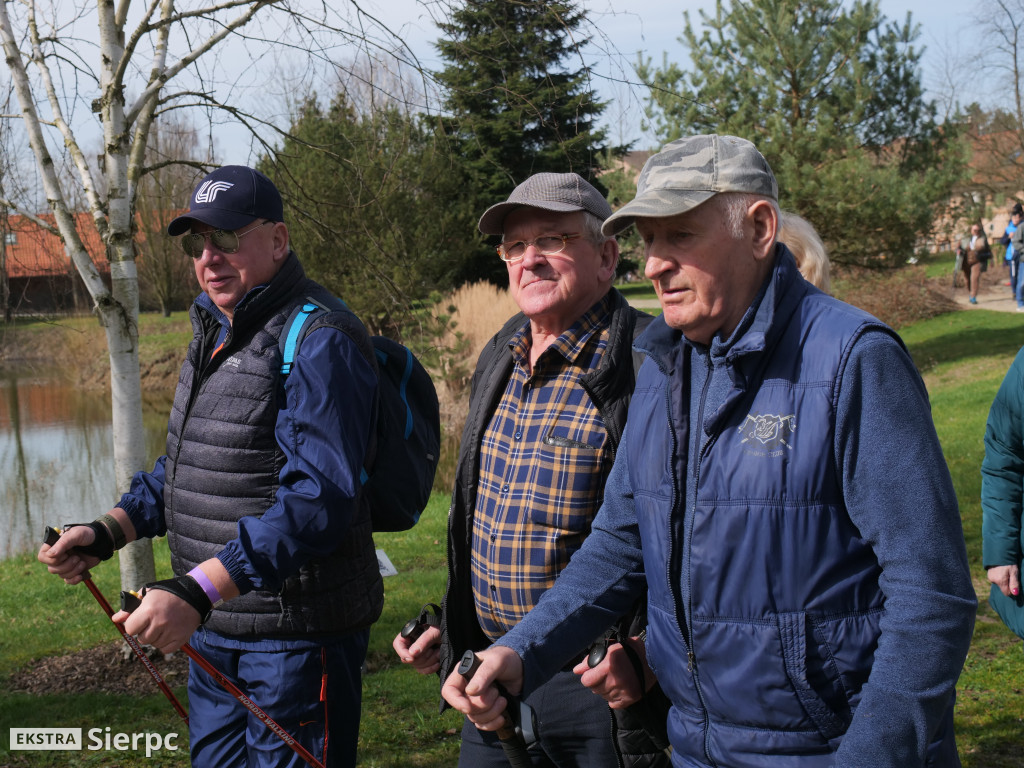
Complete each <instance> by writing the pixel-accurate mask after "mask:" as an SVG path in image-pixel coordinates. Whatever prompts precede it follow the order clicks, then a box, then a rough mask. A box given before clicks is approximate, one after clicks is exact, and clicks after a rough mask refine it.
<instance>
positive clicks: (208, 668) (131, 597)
mask: <svg viewBox="0 0 1024 768" xmlns="http://www.w3.org/2000/svg"><path fill="white" fill-rule="evenodd" d="M140 603H141V598H140V597H139V595H138V594H136V593H135V592H127V591H124V592H121V610H122V611H127V612H128V613H131V612H132V611H134V610H135V609H136V608H138V607H139V604H140ZM121 631H122V632H123V631H124V630H123V629H122V630H121ZM181 650H182V652H183V653H184V654H185V655H186V656H188V657H189V658H190V659H192V661H194V662H195V663H196V664H198V665H199V666H200V667H202V668H203V671H205V672H206V674H208V675H209V676H210V677H212V678H213V679H214V680H216V681H217V682H218V683H220V685H221V687H222V688H224V690H225V691H227V692H228V693H230V694H231V695H232V696H234V697H235V698H236V699H238V701H239V702H241V704H242V706H243V707H245V708H246V709H247V710H249V711H250V712H251V713H252V714H254V715H255V716H256V718H257V719H258V720H259V721H260V722H261V723H263V724H264V725H265V726H267V728H269V729H270V730H271V731H273V732H274V735H275V736H277V737H278V738H279V739H281V741H283V742H284V743H285V744H287V745H288V746H289V747H291V748H292V751H293V752H295V754H297V755H298V756H299V757H301V758H302V759H303V760H305V761H306V762H307V763H309V764H310V765H311V766H313V768H324V764H323V763H321V762H320V761H319V760H317V759H316V758H315V757H313V755H312V754H310V752H309V750H307V749H306V748H305V747H303V746H302V745H301V744H299V742H297V741H296V740H295V738H294V737H293V736H292V735H291V734H290V733H288V731H286V730H285V729H284V728H282V727H281V726H280V725H278V724H277V722H276V721H275V720H274V718H272V717H271V716H270V715H268V714H267V713H266V712H264V711H263V710H262V709H261V708H260V706H259V705H258V704H256V702H254V701H253V700H252V699H250V698H249V697H248V696H246V695H245V694H244V693H242V691H241V689H240V688H239V687H238V686H237V685H235V684H234V683H233V682H231V681H230V680H228V679H227V678H226V677H224V675H222V674H221V673H220V672H218V671H217V668H216V667H214V666H213V665H212V664H211V663H210V662H208V661H207V660H206V659H204V658H203V657H202V656H201V655H200V654H199V652H198V651H197V650H196V649H195V648H193V647H192V646H191V645H189V644H188V643H185V644H184V645H183V646H181Z"/></svg>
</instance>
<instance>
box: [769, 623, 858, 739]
mask: <svg viewBox="0 0 1024 768" xmlns="http://www.w3.org/2000/svg"><path fill="white" fill-rule="evenodd" d="M776 619H777V622H778V628H779V637H780V639H781V641H782V656H783V662H784V664H785V669H786V675H787V677H788V678H789V682H790V684H791V685H792V686H793V690H794V691H795V692H796V696H797V699H798V700H799V701H800V705H801V706H802V707H803V708H804V711H805V712H806V713H807V716H808V718H810V720H811V722H813V723H814V726H815V728H817V729H818V731H819V732H820V733H821V735H822V736H823V737H824V738H826V739H829V740H831V739H834V738H836V737H838V736H841V735H842V734H843V733H845V732H846V729H847V727H848V725H849V723H848V722H847V721H846V720H844V719H843V718H842V717H840V716H839V715H838V714H836V712H835V710H834V709H833V708H832V706H830V705H829V703H828V702H826V701H825V700H824V699H823V698H822V696H821V694H820V693H819V692H818V689H817V688H816V687H815V685H814V684H813V683H814V682H818V684H819V685H820V684H822V683H823V682H824V681H825V679H828V678H831V679H832V680H837V681H838V679H839V671H838V669H835V662H834V661H833V660H832V659H831V657H830V656H829V657H828V658H823V659H820V660H818V663H816V664H815V666H816V667H817V669H815V670H813V671H814V672H817V673H818V674H817V675H816V676H814V675H812V669H811V667H810V663H809V662H810V659H811V655H810V653H809V649H808V645H807V638H808V626H807V624H808V618H807V614H805V613H803V612H802V611H797V612H793V613H780V614H778V615H777V617H776ZM827 668H831V669H827ZM815 677H817V678H818V680H817V681H815Z"/></svg>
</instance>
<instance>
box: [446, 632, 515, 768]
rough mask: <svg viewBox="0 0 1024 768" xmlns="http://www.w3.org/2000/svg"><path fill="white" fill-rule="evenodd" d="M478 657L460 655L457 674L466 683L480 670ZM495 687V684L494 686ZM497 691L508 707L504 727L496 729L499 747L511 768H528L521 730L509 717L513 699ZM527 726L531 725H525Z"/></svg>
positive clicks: (503, 691)
mask: <svg viewBox="0 0 1024 768" xmlns="http://www.w3.org/2000/svg"><path fill="white" fill-rule="evenodd" d="M480 664H481V661H480V657H479V656H477V655H476V654H475V653H474V652H473V651H466V652H465V653H464V654H462V661H461V662H460V663H459V667H458V670H457V671H458V673H459V674H460V675H462V676H463V677H464V678H466V681H467V682H468V681H469V680H472V679H473V675H475V674H476V671H477V669H479V668H480ZM496 685H497V684H496ZM498 691H499V692H500V693H501V695H502V696H503V697H504V698H505V700H506V701H507V702H509V705H508V706H507V707H506V709H505V720H506V723H507V724H506V725H503V726H502V727H501V728H499V729H498V731H497V734H498V738H499V739H500V740H501V747H502V749H504V750H505V757H507V758H508V762H509V765H511V766H512V768H530V766H532V765H533V761H531V760H530V753H529V752H528V751H527V749H526V739H524V738H523V730H522V728H521V727H517V726H515V725H514V724H513V722H512V721H513V718H512V715H511V712H512V709H513V697H512V696H510V695H509V694H508V692H507V691H505V690H504V689H503V688H502V687H501V686H500V685H498ZM523 710H524V716H525V717H530V712H529V708H528V707H526V706H525V705H523ZM525 725H527V726H532V724H530V723H527V724H525Z"/></svg>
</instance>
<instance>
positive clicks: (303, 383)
mask: <svg viewBox="0 0 1024 768" xmlns="http://www.w3.org/2000/svg"><path fill="white" fill-rule="evenodd" d="M282 219H283V206H282V202H281V196H280V194H279V193H278V191H277V189H276V188H275V187H274V185H273V183H272V182H271V181H270V179H268V178H267V177H266V176H264V175H263V174H261V173H259V172H258V171H255V170H253V169H251V168H247V167H244V166H225V167H222V168H219V169H217V170H215V171H213V172H212V173H210V174H209V175H208V176H207V177H206V178H205V179H203V181H202V182H201V183H200V184H199V186H198V187H196V190H195V192H194V194H193V196H192V201H191V206H190V208H189V211H188V212H187V213H185V214H183V215H182V216H179V217H178V218H176V219H174V220H173V221H172V222H171V224H170V226H169V227H168V233H169V234H171V235H181V234H184V237H182V239H181V245H182V248H183V249H184V251H185V253H186V254H188V255H189V256H190V257H192V259H193V260H194V262H195V270H196V277H197V279H198V280H199V285H200V287H201V288H202V290H203V293H202V294H200V296H199V297H198V298H197V299H196V301H195V303H194V304H193V306H192V309H191V318H192V327H193V329H194V333H195V335H194V337H193V339H192V343H191V345H190V346H189V349H188V354H187V357H186V360H185V363H184V366H183V368H182V372H181V376H180V378H179V383H178V388H177V392H176V393H175V399H174V406H173V409H172V412H171V417H170V421H169V425H168V436H167V455H165V456H162V457H160V459H158V460H157V462H156V466H155V467H154V468H153V471H152V472H140V473H138V474H137V475H136V476H135V478H134V480H133V481H132V485H131V489H130V490H129V492H128V493H126V494H125V495H124V496H122V498H121V500H120V502H119V503H118V505H117V507H116V508H114V509H113V510H111V512H110V513H109V514H106V515H103V516H102V517H101V518H99V519H98V520H97V521H95V522H93V523H90V524H85V525H74V526H71V527H69V528H67V529H66V532H65V534H64V535H63V536H62V537H61V539H60V541H59V542H58V543H57V544H55V545H54V546H53V547H46V546H44V547H43V549H42V550H41V551H40V553H39V559H40V560H42V561H43V562H44V563H46V564H47V565H49V566H50V570H51V571H52V572H53V573H56V574H58V575H60V576H62V577H63V578H64V579H65V580H66V581H68V583H75V582H77V581H80V580H81V578H82V573H83V572H84V571H85V570H86V569H87V568H91V567H93V566H95V565H96V564H97V563H98V562H99V560H101V559H106V558H109V557H110V556H111V555H112V554H113V551H114V550H115V549H117V548H119V547H121V546H124V544H125V543H126V542H128V541H132V540H133V539H136V538H138V537H143V536H147V537H152V536H162V535H164V534H166V535H167V540H168V544H169V546H170V550H171V564H172V566H173V569H174V573H175V574H176V576H175V577H174V578H172V579H167V580H165V581H160V582H156V583H154V584H149V585H147V588H146V590H145V592H144V595H143V599H142V604H141V607H139V608H138V609H137V610H135V611H134V612H133V613H132V614H131V615H130V616H129V615H128V614H126V613H120V614H118V615H116V616H115V617H114V620H115V621H121V622H124V627H125V630H126V631H127V632H129V633H131V634H137V635H138V637H139V639H140V640H141V641H142V642H143V643H149V644H152V645H154V646H156V647H157V648H159V649H160V650H162V651H164V652H170V651H174V650H176V649H178V648H180V647H181V645H182V644H183V643H185V642H189V643H190V644H191V645H192V647H193V648H195V650H197V651H198V652H199V653H201V654H202V655H203V656H205V657H206V659H207V660H209V661H210V662H211V663H212V664H213V666H214V667H215V668H216V669H217V670H218V671H220V672H222V673H223V674H225V675H226V676H227V677H228V678H229V679H230V680H232V681H233V682H234V683H236V684H237V685H238V686H239V687H240V688H242V689H243V690H244V691H245V693H246V694H247V695H248V696H249V697H250V698H251V699H252V700H253V701H254V702H255V703H256V704H257V705H258V706H259V707H261V708H262V709H263V710H264V711H265V712H266V713H267V714H269V715H270V717H272V718H273V719H274V720H275V721H276V722H277V723H278V724H279V725H281V726H282V727H283V728H284V730H286V731H287V732H288V733H289V734H290V735H291V736H293V737H294V738H295V739H296V740H297V741H298V742H299V743H301V744H302V746H303V747H305V748H306V749H307V750H308V751H309V752H310V753H312V754H313V756H314V757H316V758H317V759H319V760H320V761H321V762H322V763H323V764H324V765H325V766H353V765H355V759H356V741H357V735H358V729H359V711H360V702H361V678H360V667H361V665H362V663H363V660H364V659H365V656H366V648H367V643H368V641H369V632H370V625H371V624H372V623H373V622H374V621H375V620H376V619H377V618H378V617H379V616H380V612H381V608H382V606H383V587H382V583H381V577H380V573H379V570H378V566H377V559H376V555H375V551H374V545H373V538H372V530H371V523H370V514H369V510H368V509H367V508H366V505H365V504H364V503H363V502H362V501H361V499H360V494H359V486H360V483H359V477H360V470H361V468H362V467H363V466H364V464H366V463H367V462H368V461H369V460H371V457H369V456H367V445H368V443H369V438H370V435H371V434H372V433H373V430H374V428H375V423H374V418H375V417H374V414H375V399H376V397H377V377H376V373H375V371H374V369H373V367H372V366H371V364H370V363H369V362H368V361H367V359H365V358H364V356H363V354H362V353H361V352H360V346H359V345H360V344H369V341H368V339H367V338H365V330H363V329H362V327H361V326H360V325H359V324H358V321H357V320H355V319H354V317H353V316H352V315H351V313H348V314H345V313H343V312H340V311H336V312H330V313H327V314H326V315H325V316H324V317H323V318H322V319H320V320H316V321H314V322H313V324H312V325H311V328H310V331H309V334H308V336H307V337H306V340H305V341H304V343H303V344H302V346H301V348H300V349H299V351H298V353H297V355H296V358H295V360H294V364H293V367H292V369H291V372H290V375H289V376H288V377H287V380H283V378H282V376H281V375H280V373H279V369H280V367H281V354H280V352H279V344H278V341H279V337H280V336H281V333H282V328H283V326H284V325H285V322H286V320H287V318H288V317H289V315H290V314H291V312H292V310H293V309H294V308H295V307H297V306H300V305H302V304H303V303H305V302H306V301H307V297H309V298H312V299H313V300H315V301H319V302H321V303H324V304H327V305H331V304H330V303H331V302H332V301H333V298H332V297H331V296H330V294H329V293H328V291H327V290H326V289H325V288H323V287H322V286H320V285H318V284H317V283H315V282H313V281H312V280H309V279H308V278H307V277H306V276H305V274H304V273H303V270H302V266H301V265H300V264H299V260H298V257H297V256H296V255H295V254H294V252H292V250H291V249H290V248H289V243H288V228H287V227H286V226H285V224H284V223H283V221H282ZM336 321H337V322H336ZM339 326H341V327H339ZM342 327H343V328H344V329H345V330H342ZM72 548H78V551H76V552H72ZM82 552H84V554H81V553H82ZM188 693H189V710H190V713H189V714H190V725H189V730H190V742H191V757H192V765H194V766H210V767H211V768H213V767H215V766H224V765H242V764H244V765H248V766H250V767H251V768H255V767H256V766H267V767H268V768H269V767H270V766H273V767H274V768H279V767H280V766H297V765H302V764H303V762H302V760H301V759H300V758H298V757H297V755H296V754H295V753H294V752H293V751H292V749H291V748H290V747H289V746H288V745H286V744H285V743H284V742H283V741H282V740H281V739H279V738H278V737H277V736H276V735H274V733H273V732H271V730H270V729H268V728H265V727H264V726H263V725H262V723H260V722H256V716H255V715H252V714H250V713H249V712H248V711H247V710H246V709H245V708H244V707H242V706H240V705H239V704H238V702H237V701H235V700H234V698H233V697H232V696H231V695H230V694H229V693H227V692H226V691H225V690H224V689H223V688H221V686H220V685H219V684H218V683H217V682H215V681H214V679H213V678H211V676H210V675H209V674H207V673H206V672H205V671H203V670H202V669H200V668H198V667H197V666H195V665H193V666H192V668H191V670H190V672H189V681H188ZM328 747H329V748H328Z"/></svg>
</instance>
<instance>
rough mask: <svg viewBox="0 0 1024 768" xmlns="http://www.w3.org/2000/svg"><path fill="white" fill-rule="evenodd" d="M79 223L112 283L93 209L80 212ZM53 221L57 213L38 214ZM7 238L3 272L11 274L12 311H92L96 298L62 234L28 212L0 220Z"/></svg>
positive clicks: (0, 270) (96, 260) (99, 266)
mask: <svg viewBox="0 0 1024 768" xmlns="http://www.w3.org/2000/svg"><path fill="white" fill-rule="evenodd" d="M74 216H75V226H76V228H77V229H78V233H79V236H80V237H81V238H82V242H83V243H84V244H85V248H86V250H87V251H88V252H89V255H90V256H91V257H92V262H93V264H95V265H96V267H97V269H98V270H99V272H100V276H101V278H102V279H103V280H104V282H106V283H107V284H108V285H109V284H110V263H109V262H108V261H107V258H106V255H105V252H104V248H103V244H102V243H101V242H100V239H99V235H98V234H97V232H96V226H95V224H94V223H93V221H92V217H91V216H90V215H89V214H88V213H77V214H74ZM38 218H39V219H41V220H42V221H44V222H46V223H47V224H54V217H53V215H52V214H43V215H41V216H39V217H38ZM0 232H2V234H3V238H4V250H3V260H2V262H0V277H4V276H5V277H6V280H7V285H8V304H9V307H10V314H14V315H28V316H32V315H52V314H72V313H79V312H87V311H89V310H90V309H91V308H92V299H91V298H90V297H89V293H88V291H87V290H86V288H85V283H84V282H83V281H82V278H81V277H80V276H79V274H78V270H77V269H76V268H75V266H74V264H72V263H71V260H70V259H69V258H68V255H67V253H66V251H65V250H64V244H63V243H62V242H61V240H60V238H59V237H57V236H56V235H54V234H52V233H51V232H50V231H49V230H47V229H44V228H42V227H40V226H39V225H38V224H36V222H35V221H33V220H32V219H30V218H28V217H26V216H17V215H16V216H9V217H8V218H7V220H6V222H0Z"/></svg>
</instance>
